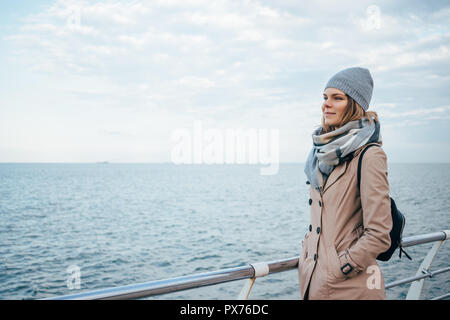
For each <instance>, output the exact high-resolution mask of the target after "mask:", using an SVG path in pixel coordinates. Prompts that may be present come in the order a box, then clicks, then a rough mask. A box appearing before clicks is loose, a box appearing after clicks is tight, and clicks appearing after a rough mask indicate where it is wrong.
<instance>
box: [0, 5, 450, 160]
mask: <svg viewBox="0 0 450 320" xmlns="http://www.w3.org/2000/svg"><path fill="white" fill-rule="evenodd" d="M0 38H1V45H0V46H1V47H0V49H1V50H0V69H1V73H0V75H1V77H0V95H1V98H0V162H96V161H111V162H170V161H171V150H172V149H173V145H174V143H173V141H172V140H171V136H172V134H173V133H174V131H176V130H179V129H180V128H185V129H187V130H193V126H194V122H196V121H197V122H201V123H202V126H203V127H204V128H213V129H218V130H225V129H227V128H228V129H229V128H243V129H249V128H253V129H276V130H279V148H280V150H279V151H280V161H281V162H304V161H305V158H306V156H307V152H308V150H309V149H310V147H311V132H312V130H313V129H314V128H316V126H317V125H318V124H319V123H320V115H321V111H320V106H321V103H322V92H323V89H324V85H325V83H326V82H327V80H328V79H329V78H330V77H331V76H332V75H333V74H334V73H336V72H337V71H339V70H341V69H343V68H346V67H351V66H362V67H367V68H369V69H370V71H371V73H372V76H373V79H374V83H375V87H374V92H373V97H372V101H371V106H370V109H371V110H374V111H377V112H378V114H379V117H380V120H381V130H382V137H383V145H384V149H385V151H386V153H387V156H388V161H390V162H450V138H449V133H450V130H449V124H450V101H449V99H450V92H449V88H450V5H449V4H448V2H447V1H410V0H408V1H406V0H405V1H299V0H277V1H263V0H260V1H256V0H255V1H253V0H251V1H246V0H242V1H238V0H236V1H233V0H227V1H224V0H222V1H215V0H154V1H151V0H149V1H63V0H60V1H54V0H53V1H50V0H46V1H45V0H39V1H38V0H26V1H25V0H23V1H1V3H0Z"/></svg>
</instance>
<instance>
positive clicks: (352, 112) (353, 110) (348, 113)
mask: <svg viewBox="0 0 450 320" xmlns="http://www.w3.org/2000/svg"><path fill="white" fill-rule="evenodd" d="M346 96H347V99H348V103H347V108H346V109H345V112H344V114H343V116H342V119H341V120H340V121H339V123H338V124H337V125H335V126H329V125H327V124H326V123H325V119H324V116H323V115H322V134H323V133H328V132H330V131H334V130H336V129H338V128H340V127H342V126H343V125H344V124H346V123H347V122H349V121H353V120H359V119H361V118H363V117H365V118H368V119H369V121H370V124H372V117H373V118H374V119H375V121H376V122H378V115H377V113H376V112H375V111H364V109H363V108H362V107H361V106H360V105H359V104H358V103H357V102H356V101H355V100H353V99H352V98H351V97H350V96H349V95H347V94H346Z"/></svg>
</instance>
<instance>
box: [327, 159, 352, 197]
mask: <svg viewBox="0 0 450 320" xmlns="http://www.w3.org/2000/svg"><path fill="white" fill-rule="evenodd" d="M347 164H348V161H345V162H344V163H342V164H341V165H338V166H337V167H335V168H334V170H333V171H332V172H331V174H330V176H329V177H328V179H327V181H326V182H325V187H324V189H323V193H325V192H326V191H327V189H328V188H329V187H331V186H332V185H333V184H334V183H335V182H336V181H337V180H338V179H339V178H340V177H341V176H342V175H343V174H344V172H345V170H346V169H347Z"/></svg>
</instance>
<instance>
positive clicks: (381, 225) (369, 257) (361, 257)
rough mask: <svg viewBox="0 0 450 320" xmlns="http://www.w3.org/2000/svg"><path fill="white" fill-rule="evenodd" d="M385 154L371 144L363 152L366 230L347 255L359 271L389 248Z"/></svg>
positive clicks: (390, 221) (362, 186) (389, 215)
mask: <svg viewBox="0 0 450 320" xmlns="http://www.w3.org/2000/svg"><path fill="white" fill-rule="evenodd" d="M387 175H388V172H387V159H386V154H385V153H384V151H383V149H382V148H380V147H372V148H370V149H369V150H367V152H366V153H365V154H364V157H363V160H362V164H361V185H360V197H361V207H362V214H363V225H364V231H363V233H362V235H361V237H360V238H359V240H358V241H357V242H356V243H355V245H354V246H352V247H351V248H349V249H348V251H347V254H346V256H347V257H346V258H347V259H348V260H349V262H350V264H351V265H353V266H354V267H355V268H356V269H357V270H358V269H359V271H361V270H365V269H366V268H367V267H369V265H370V264H372V263H373V261H374V260H375V259H376V257H377V256H378V255H379V254H380V253H382V252H385V251H386V250H387V249H389V247H390V245H391V240H390V236H389V233H390V231H391V229H392V217H391V201H390V196H389V182H388V177H387Z"/></svg>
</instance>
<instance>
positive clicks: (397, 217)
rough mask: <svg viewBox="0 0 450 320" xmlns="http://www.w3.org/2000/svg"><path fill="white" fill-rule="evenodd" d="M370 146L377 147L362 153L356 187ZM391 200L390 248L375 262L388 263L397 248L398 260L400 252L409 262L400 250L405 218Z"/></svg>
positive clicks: (359, 181) (401, 249)
mask: <svg viewBox="0 0 450 320" xmlns="http://www.w3.org/2000/svg"><path fill="white" fill-rule="evenodd" d="M372 146H379V145H376V144H371V145H369V146H367V147H366V148H365V149H364V150H363V151H362V152H361V156H360V157H359V162H358V187H359V186H360V184H361V164H362V158H363V155H364V152H366V151H367V149H369V148H370V147H372ZM390 199H391V216H392V230H391V232H390V233H389V236H390V238H391V246H390V247H389V249H388V250H386V251H385V252H383V253H380V254H379V255H378V257H377V260H380V261H388V260H389V259H391V257H392V254H393V253H394V251H395V249H397V248H399V250H400V252H399V255H398V256H399V258H401V257H402V252H403V253H404V254H405V256H406V257H408V259H409V260H412V259H411V257H410V256H409V255H408V254H407V253H406V252H405V250H403V248H402V235H403V228H404V227H405V223H406V218H405V216H404V215H403V214H402V213H401V212H400V210H398V209H397V206H396V205H395V201H394V199H392V198H391V197H390Z"/></svg>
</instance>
